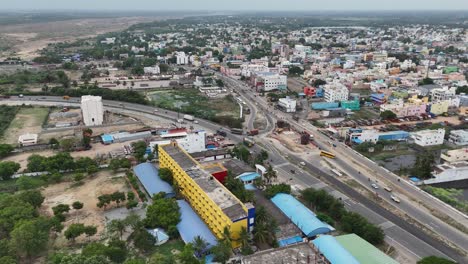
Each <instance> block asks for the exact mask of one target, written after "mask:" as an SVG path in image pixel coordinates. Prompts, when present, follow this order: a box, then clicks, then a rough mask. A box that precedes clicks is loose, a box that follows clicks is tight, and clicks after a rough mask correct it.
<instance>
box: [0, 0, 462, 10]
mask: <svg viewBox="0 0 468 264" xmlns="http://www.w3.org/2000/svg"><path fill="white" fill-rule="evenodd" d="M11 9H22V10H30V9H71V10H96V9H99V10H117V9H118V10H147V11H149V10H302V11H305V10H421V9H422V10H428V9H431V10H442V9H443V10H468V0H1V1H0V11H1V10H11Z"/></svg>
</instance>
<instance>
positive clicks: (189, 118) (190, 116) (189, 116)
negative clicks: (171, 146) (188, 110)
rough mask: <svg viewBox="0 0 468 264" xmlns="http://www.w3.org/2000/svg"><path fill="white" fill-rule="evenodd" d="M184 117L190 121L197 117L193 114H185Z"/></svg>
mask: <svg viewBox="0 0 468 264" xmlns="http://www.w3.org/2000/svg"><path fill="white" fill-rule="evenodd" d="M184 119H185V120H188V121H194V120H195V118H193V116H192V115H184Z"/></svg>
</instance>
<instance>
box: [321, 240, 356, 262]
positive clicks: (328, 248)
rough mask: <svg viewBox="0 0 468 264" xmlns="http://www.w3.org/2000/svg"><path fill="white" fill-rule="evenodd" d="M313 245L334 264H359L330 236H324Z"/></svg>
mask: <svg viewBox="0 0 468 264" xmlns="http://www.w3.org/2000/svg"><path fill="white" fill-rule="evenodd" d="M312 243H313V244H314V245H315V246H316V247H317V248H318V250H319V251H320V252H321V253H322V254H323V255H324V256H325V257H326V258H327V259H328V260H329V261H330V263H333V264H359V261H357V260H356V259H355V258H354V257H353V255H351V253H349V252H348V251H347V250H346V249H345V248H344V247H343V246H341V244H340V243H338V241H337V240H336V239H335V238H334V237H333V236H330V235H322V236H319V237H318V238H316V239H314V240H313V241H312Z"/></svg>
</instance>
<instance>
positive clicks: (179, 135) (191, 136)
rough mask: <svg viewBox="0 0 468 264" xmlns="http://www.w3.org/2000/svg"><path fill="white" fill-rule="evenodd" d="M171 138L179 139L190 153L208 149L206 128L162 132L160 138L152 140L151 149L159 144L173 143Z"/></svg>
mask: <svg viewBox="0 0 468 264" xmlns="http://www.w3.org/2000/svg"><path fill="white" fill-rule="evenodd" d="M171 140H175V141H177V143H178V144H179V146H180V147H182V148H183V149H184V150H185V151H187V152H188V153H196V152H202V151H205V150H206V132H205V131H204V130H200V131H195V132H190V133H187V132H186V131H181V132H176V133H166V134H161V139H160V140H155V141H151V142H150V144H149V145H150V147H151V149H154V148H155V147H157V146H158V145H165V144H169V143H171Z"/></svg>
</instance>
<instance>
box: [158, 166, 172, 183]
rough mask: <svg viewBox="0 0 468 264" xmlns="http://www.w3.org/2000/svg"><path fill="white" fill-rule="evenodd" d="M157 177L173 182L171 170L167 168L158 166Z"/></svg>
mask: <svg viewBox="0 0 468 264" xmlns="http://www.w3.org/2000/svg"><path fill="white" fill-rule="evenodd" d="M159 177H160V178H161V180H163V181H166V182H167V183H169V184H171V185H172V184H173V175H172V171H171V170H170V169H168V168H160V169H159Z"/></svg>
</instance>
